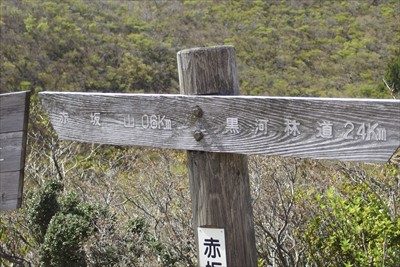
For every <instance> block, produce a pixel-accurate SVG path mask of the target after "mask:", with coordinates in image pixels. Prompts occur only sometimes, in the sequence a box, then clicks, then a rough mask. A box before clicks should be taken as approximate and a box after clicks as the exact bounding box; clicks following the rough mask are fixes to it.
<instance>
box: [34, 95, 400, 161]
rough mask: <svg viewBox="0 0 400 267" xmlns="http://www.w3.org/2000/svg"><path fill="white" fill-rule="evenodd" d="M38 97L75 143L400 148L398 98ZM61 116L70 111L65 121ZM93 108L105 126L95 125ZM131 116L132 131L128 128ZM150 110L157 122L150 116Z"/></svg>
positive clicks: (282, 149)
mask: <svg viewBox="0 0 400 267" xmlns="http://www.w3.org/2000/svg"><path fill="white" fill-rule="evenodd" d="M40 97H41V99H42V103H43V105H44V106H45V108H46V110H47V112H48V113H49V116H50V119H51V122H52V124H53V126H54V128H55V130H56V131H57V133H58V134H59V137H60V138H62V139H66V140H72V141H80V142H94V143H103V144H115V145H138V146H153V147H162V148H174V149H185V150H198V151H209V152H227V153H240V154H263V155H278V156H294V157H301V158H315V159H332V160H344V161H360V162H386V161H388V159H389V158H390V157H391V155H392V154H393V152H394V151H395V150H396V148H397V147H399V145H400V101H399V100H383V99H382V100H379V99H328V98H290V97H248V96H184V95H145V94H101V93H58V92H43V93H40ZM199 108H200V109H201V111H202V112H200V113H202V115H201V116H200V117H199V116H198V113H199ZM62 113H65V114H66V113H68V118H67V121H65V120H64V121H63V116H62ZM95 113H99V114H98V115H99V118H100V120H99V122H100V124H101V125H93V124H94V123H93V122H91V115H95ZM196 114H197V115H196ZM127 115H129V116H130V119H132V118H133V119H134V121H135V127H134V128H133V127H132V128H129V127H124V118H125V122H127V119H128V118H127ZM152 115H154V116H155V117H154V125H151V123H150V121H149V122H147V120H146V119H147V118H149V117H150V116H152ZM143 116H149V117H143ZM158 116H160V117H158ZM162 118H164V120H163V121H162V122H161V123H159V124H158V122H159V121H160V120H161V119H162ZM229 118H231V119H234V120H235V119H237V126H238V127H239V128H235V127H236V126H235V125H234V122H232V121H231V122H230V123H231V124H232V123H233V124H232V125H231V127H229V123H228V122H227V120H228V119H229ZM64 119H65V118H64ZM142 119H143V121H144V122H143V121H142ZM166 120H170V122H171V129H166V128H167V126H166V124H165V122H166ZM260 120H268V122H267V123H266V125H264V126H263V127H264V130H263V131H262V130H260V129H258V130H257V126H262V125H259V124H260V123H261V124H262V122H260ZM290 123H298V125H297V129H298V132H297V131H292V132H291V130H290V129H288V124H290ZM329 124H331V125H330V126H329ZM324 125H325V126H324ZM327 125H328V126H327ZM153 126H154V127H153ZM324 127H325V128H324ZM329 127H331V133H329ZM152 128H154V129H152ZM259 128H260V127H259ZM323 128H324V129H325V130H324V132H322V130H323ZM352 128H354V129H352ZM351 129H352V130H351ZM285 130H286V131H285ZM292 130H293V129H292ZM350 130H351V131H350ZM195 133H197V136H196V138H197V139H199V138H200V140H199V141H197V140H196V139H195V137H194V134H195ZM199 133H201V134H199ZM321 135H322V136H321Z"/></svg>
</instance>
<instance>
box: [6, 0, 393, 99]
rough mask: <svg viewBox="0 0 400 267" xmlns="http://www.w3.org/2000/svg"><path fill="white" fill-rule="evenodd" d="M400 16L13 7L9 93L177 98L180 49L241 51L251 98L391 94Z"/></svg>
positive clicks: (381, 8) (294, 7)
mask: <svg viewBox="0 0 400 267" xmlns="http://www.w3.org/2000/svg"><path fill="white" fill-rule="evenodd" d="M399 13H400V8H399V3H398V1H397V0H388V1H362V2H357V1H326V2H315V3H314V2H312V1H197V0H191V1H81V0H68V1H44V0H41V1H30V0H23V1H16V0H5V1H2V2H1V25H0V26H1V36H2V41H1V49H2V53H1V55H0V59H1V65H0V70H1V85H2V86H1V89H0V90H1V91H2V92H8V91H15V90H27V89H36V90H61V91H64V90H66V91H103V92H132V91H144V92H177V90H178V86H177V73H176V63H175V53H176V52H177V51H179V50H181V49H184V48H190V47H196V46H209V45H221V44H231V45H234V46H235V47H236V49H237V54H238V65H239V70H240V78H241V88H242V93H243V94H259V95H260V94H265V95H299V96H352V97H388V96H390V95H389V93H388V91H387V90H381V89H384V88H383V87H379V84H382V78H384V75H385V69H386V66H387V64H388V63H389V61H390V59H391V58H392V56H393V55H394V52H395V49H396V48H397V46H398V43H399V41H400V34H399V27H398V20H399ZM379 88H381V89H379Z"/></svg>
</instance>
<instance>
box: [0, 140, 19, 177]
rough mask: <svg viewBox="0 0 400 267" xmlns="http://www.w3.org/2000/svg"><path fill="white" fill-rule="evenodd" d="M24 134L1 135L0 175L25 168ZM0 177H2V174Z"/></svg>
mask: <svg viewBox="0 0 400 267" xmlns="http://www.w3.org/2000/svg"><path fill="white" fill-rule="evenodd" d="M23 135H24V132H11V133H2V134H0V148H1V149H0V173H3V172H11V171H19V170H22V169H23V168H24V166H23V162H24V160H23V148H24V143H23V142H24V136H23ZM0 177H2V175H1V174H0Z"/></svg>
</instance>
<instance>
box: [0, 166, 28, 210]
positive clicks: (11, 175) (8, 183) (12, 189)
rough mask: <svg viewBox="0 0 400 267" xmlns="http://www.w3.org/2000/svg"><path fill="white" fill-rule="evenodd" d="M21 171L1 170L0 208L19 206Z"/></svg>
mask: <svg viewBox="0 0 400 267" xmlns="http://www.w3.org/2000/svg"><path fill="white" fill-rule="evenodd" d="M20 179H21V172H20V171H14V172H3V173H1V179H0V210H14V209H17V208H19V207H21V200H22V186H23V184H22V183H21V180H20Z"/></svg>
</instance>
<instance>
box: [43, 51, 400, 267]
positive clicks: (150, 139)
mask: <svg viewBox="0 0 400 267" xmlns="http://www.w3.org/2000/svg"><path fill="white" fill-rule="evenodd" d="M177 58H178V70H179V78H180V87H181V93H182V95H158V94H157V95H146V94H102V93H60V92H42V93H40V97H41V100H42V103H43V105H44V107H45V108H46V110H47V112H48V114H49V117H50V120H51V122H52V125H53V126H54V129H55V130H56V132H57V133H58V135H59V137H60V139H64V140H71V141H78V142H93V143H101V144H113V145H136V146H151V147H161V148H173V149H183V150H188V164H189V177H190V186H191V197H192V209H193V224H194V227H195V233H196V234H197V228H198V227H206V228H207V227H208V228H209V227H214V228H223V229H224V230H225V239H226V240H225V243H226V257H227V259H226V261H227V265H228V266H256V265H257V263H256V252H255V238H254V227H253V221H252V220H253V219H252V209H251V198H250V189H249V181H248V170H247V159H246V156H244V155H246V154H247V155H249V154H262V155H277V156H293V157H300V158H314V159H332V160H343V161H360V162H387V161H388V160H389V159H390V157H391V156H392V154H393V153H394V152H395V151H396V149H397V148H398V147H399V146H400V101H399V100H383V99H379V100H377V99H327V98H293V97H251V96H238V93H239V83H238V79H237V70H236V63H235V51H234V48H233V47H231V46H219V47H210V48H197V49H189V50H183V51H180V52H179V53H178V55H177ZM199 242H200V241H199ZM198 253H199V256H200V254H201V253H203V252H202V251H199V252H198ZM202 256H204V255H203V254H202ZM210 266H214V265H211V263H210ZM215 266H220V265H215Z"/></svg>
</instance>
